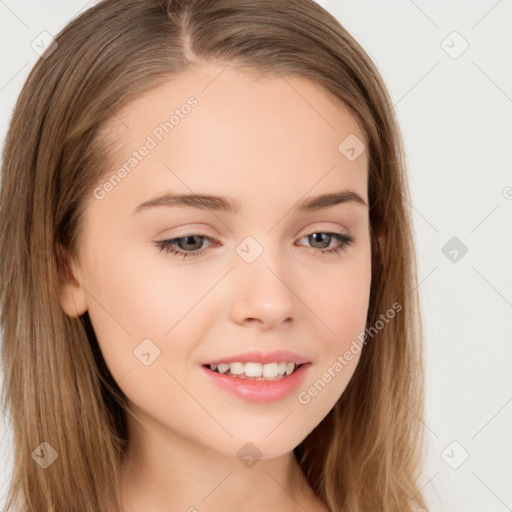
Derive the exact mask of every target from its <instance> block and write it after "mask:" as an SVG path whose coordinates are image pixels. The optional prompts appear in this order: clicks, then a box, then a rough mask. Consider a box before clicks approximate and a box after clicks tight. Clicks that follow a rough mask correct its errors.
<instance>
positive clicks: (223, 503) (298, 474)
mask: <svg viewBox="0 0 512 512" xmlns="http://www.w3.org/2000/svg"><path fill="white" fill-rule="evenodd" d="M225 67H226V66H225V64H214V63H204V64H201V65H197V66H195V67H194V68H192V69H190V70H188V71H187V72H185V73H181V74H180V75H178V76H176V77H173V78H172V80H169V82H168V83H166V84H165V85H163V86H159V87H158V88H155V89H153V90H152V91H151V92H149V93H147V94H146V95H144V96H142V97H140V98H139V99H137V100H136V101H134V102H132V103H130V104H129V105H127V106H126V107H125V108H124V109H123V110H122V111H121V112H118V113H117V116H115V117H114V118H113V119H112V121H111V122H109V123H108V125H107V126H106V127H105V131H104V133H105V136H108V137H110V138H111V140H112V144H113V147H115V149H116V154H117V157H116V160H115V161H114V162H111V164H112V165H111V169H112V171H114V170H116V169H118V168H119V167H120V166H121V165H122V164H123V163H124V162H125V161H126V160H127V159H128V158H129V157H130V155H131V154H132V152H133V151H135V150H137V149H138V148H140V146H141V145H143V144H144V141H145V140H146V137H147V136H148V135H149V134H151V133H152V130H154V128H155V127H156V126H158V125H159V123H161V122H162V121H164V120H166V119H168V118H169V116H170V113H172V111H173V110H174V109H175V108H179V107H180V105H182V104H184V103H185V102H186V100H187V98H189V97H190V96H194V97H195V98H196V99H197V100H198V105H197V107H195V108H194V109H192V111H191V112H190V113H189V114H188V115H187V116H186V117H185V118H184V119H181V120H180V123H179V125H177V126H175V128H174V129H173V131H172V132H170V133H169V134H167V135H165V137H164V138H163V140H162V141H161V142H159V144H158V146H157V147H156V148H154V149H152V150H151V151H150V153H149V155H147V156H146V157H145V158H144V159H143V160H142V161H141V162H140V163H139V164H138V165H137V166H136V167H135V168H134V169H133V170H132V171H131V173H130V174H128V175H127V176H126V177H125V178H124V180H123V181H122V182H121V183H120V184H118V185H117V186H115V187H114V189H113V190H111V191H110V192H108V194H106V196H105V197H104V198H103V199H101V200H99V199H96V198H95V197H93V195H92V194H91V198H90V200H89V202H88V203H87V208H86V211H85V229H84V231H83V233H82V237H81V239H80V250H79V254H78V256H77V258H74V259H73V258H69V261H68V264H69V269H70V272H72V275H73V277H74V279H70V280H69V282H67V283H66V284H65V285H64V286H63V288H62V295H61V304H62V307H63V309H64V311H65V312H66V314H68V315H69V316H77V315H80V314H82V313H84V312H85V311H86V310H88V312H89V315H90V318H91V322H92V324H93V327H94V331H95V333H96V336H97V339H98V342H99V345H100V348H101V350H102V353H103V356H104V358H105V361H106V363H107V365H108V367H109V369H110V371H111V373H112V375H113V376H114V378H115V379H116V381H117V382H118V384H119V386H120V388H121V389H122V390H123V392H124V393H125V394H126V396H127V397H128V399H129V400H130V406H131V411H132V413H133V415H134V417H132V416H131V415H128V426H129V433H130V434H129V435H130V451H129V457H128V459H127V462H126V464H125V466H124V467H123V472H122V475H123V489H122V495H123V498H124V499H125V500H126V507H125V509H124V512H139V511H146V512H156V511H166V510H183V511H190V512H192V511H193V510H196V509H197V510H200V511H208V512H217V511H225V510H234V509H235V507H238V506H240V504H243V507H244V510H245V511H246V512H252V511H261V510H282V511H292V510H298V509H300V507H304V509H306V510H308V511H325V510H327V509H326V508H325V507H324V506H323V505H322V504H321V502H320V500H319V499H318V498H317V497H315V496H314V493H313V491H312V489H311V488H310V487H309V486H308V485H307V482H306V480H305V478H304V476H303V474H302V471H301V469H300V467H299V465H298V463H297V461H296V459H295V457H294V455H293V449H294V448H295V447H296V446H297V445H298V444H299V443H300V442H301V441H302V440H303V439H304V438H305V437H306V436H307V435H308V434H309V433H310V432H311V431H312V430H313V429H314V428H315V427H316V426H317V425H318V424H319V423H320V421H321V420H322V419H323V418H324V417H325V416H326V415H327V414H328V412H329V411H330V409H331V408H332V407H333V406H334V404H335V403H336V401H337V400H338V398H339V397H340V396H341V394H342V393H343V391H344V389H345V388H346V386H347V384H348V382H349V380H350V378H351V376H352V374H353V372H354V370H355V368H356V365H357V363H358V360H359V355H357V354H356V355H354V357H353V359H352V360H351V361H348V362H347V364H346V366H345V367H344V368H343V370H342V371H341V372H339V373H337V374H336V377H335V378H332V379H331V381H330V382H329V383H328V384H327V385H326V386H325V387H324V389H323V390H322V391H321V392H319V393H318V395H317V396H315V397H314V398H312V399H311V401H310V402H309V403H308V404H302V403H300V402H299V400H298V398H297V393H293V394H292V395H290V396H289V397H287V398H285V399H283V400H281V401H279V402H276V403H271V404H256V403H252V402H248V401H245V400H244V399H242V398H238V397H236V396H233V395H231V394H229V393H227V392H226V391H224V390H221V389H219V388H217V387H216V386H214V385H212V384H210V383H209V380H207V379H206V378H205V377H204V376H203V375H202V374H201V371H200V366H201V364H202V363H204V362H206V361H207V360H212V359H215V358H220V357H225V356H229V355H232V354H237V353H240V352H245V351H248V350H253V349H256V350H261V351H263V352H266V351H270V350H276V349H285V350H291V351H293V352H296V353H299V354H302V355H304V356H306V357H308V358H309V360H310V361H311V362H312V366H311V367H310V368H309V370H308V373H307V375H306V379H305V382H304V384H303V385H302V386H301V387H300V390H299V391H301V390H302V391H304V390H307V389H308V388H309V387H310V386H312V385H313V383H314V382H315V381H317V380H318V379H320V378H321V377H322V374H324V372H326V371H327V369H328V368H329V367H332V366H333V363H334V362H335V361H336V360H337V357H338V356H339V355H343V354H344V353H345V352H346V351H347V350H348V349H349V347H350V345H351V343H352V342H353V340H355V339H356V338H357V336H358V334H359V333H361V332H362V331H363V330H364V328H365V320H366V314H367V310H368V304H369V292H370V282H371V246H370V232H369V218H368V208H367V206H366V205H362V204H358V203H355V202H347V203H343V204H339V205H336V206H333V207H330V208H326V209H323V210H321V211H316V212H306V213H295V212H293V211H292V208H293V207H294V206H295V205H296V203H297V202H298V201H299V200H302V199H304V198H305V197H310V196H313V195H317V194H324V193H332V192H334V191H341V190H344V189H348V190H351V191H354V192H356V193H357V194H359V195H360V196H361V197H362V198H363V199H364V200H365V201H366V203H367V202H368V197H367V180H368V174H367V172H368V171H367V165H368V161H367V155H366V152H363V153H362V154H361V155H360V156H359V157H358V158H357V159H356V160H354V161H349V160H348V159H347V158H346V157H345V156H344V155H343V154H342V153H341V152H340V151H339V150H338V145H339V144H340V143H341V142H342V141H343V140H344V139H345V137H347V136H348V135H349V134H355V135H357V137H358V138H359V139H361V140H364V138H363V135H362V133H361V131H360V129H359V126H358V124H357V122H356V120H355V118H354V117H353V116H352V115H351V114H350V113H349V111H348V109H346V108H345V107H344V106H342V105H340V104H339V103H335V102H334V101H333V100H332V98H331V97H330V96H328V94H327V93H326V92H325V91H324V90H323V89H322V88H320V87H319V86H317V85H315V84H313V83H312V82H309V81H307V80H305V79H302V78H297V77H291V76H286V80H285V79H284V78H280V77H268V76H267V77H262V76H260V75H257V74H255V73H254V72H248V71H243V70H240V69H237V68H236V66H234V65H231V66H230V67H228V68H227V69H225ZM219 73H220V74H219ZM206 86H208V87H207V88H206V89H205V87H206ZM292 86H293V87H292ZM121 121H122V122H121ZM164 164H165V165H164ZM164 191H174V192H177V193H178V192H179V193H191V192H194V193H199V192H201V193H207V194H215V195H223V196H229V197H230V198H233V199H236V200H238V201H240V202H241V204H242V209H241V210H240V211H239V212H238V213H237V214H236V215H233V214H231V213H228V212H222V211H212V210H200V209H196V208H189V207H173V208H170V207H165V206H163V207H157V208H154V209H150V210H147V211H146V212H144V213H143V214H140V215H132V211H133V209H134V208H135V207H136V206H137V205H139V204H141V203H142V202H144V201H146V200H148V199H150V198H153V197H155V196H156V195H158V194H160V193H162V192H164ZM330 232H341V233H345V234H346V233H348V234H350V235H352V236H353V237H354V238H355V242H353V243H352V244H351V245H350V246H348V247H347V248H346V249H345V250H344V251H341V252H340V253H339V254H324V255H322V254H321V251H322V250H324V251H325V249H323V248H324V247H325V246H326V245H327V244H329V247H328V248H332V247H336V246H338V245H339V243H338V241H337V240H336V239H335V238H331V239H329V238H328V237H327V239H326V240H327V241H326V243H325V244H324V245H322V242H321V240H322V239H317V240H316V242H315V239H314V238H312V237H310V236H308V235H311V234H313V233H330ZM197 234H199V235H203V236H206V237H212V238H213V239H214V240H217V241H218V242H219V243H218V244H215V243H214V242H212V241H211V240H209V239H207V238H206V239H199V240H198V241H197V242H196V243H195V245H188V246H187V244H186V240H185V242H182V244H181V246H179V248H181V249H182V250H185V251H186V250H188V251H189V252H193V251H196V252H197V250H198V249H202V250H204V253H203V255H201V256H199V257H198V258H189V259H186V260H184V259H183V258H182V257H179V256H175V255H173V254H166V253H165V252H164V251H160V249H159V248H158V247H156V246H155V241H159V240H164V239H170V238H177V237H186V236H191V235H197ZM247 236H252V237H253V238H254V239H256V240H257V242H258V243H259V244H260V245H261V247H262V248H263V253H262V254H261V255H260V256H259V257H258V258H257V259H256V260H255V261H254V262H252V263H250V264H249V263H247V262H246V261H245V260H244V259H242V258H241V257H240V256H239V254H238V253H237V252H236V248H237V246H238V245H239V244H240V243H241V242H242V241H243V240H244V239H245V237H247ZM329 240H330V241H329ZM190 243H192V244H194V242H193V241H192V242H190ZM228 271H229V273H228ZM146 338H149V339H151V340H152V342H153V343H154V344H155V345H156V346H158V348H159V350H160V356H159V357H158V358H157V359H156V360H154V362H153V363H152V364H151V365H149V366H145V365H144V364H142V363H141V362H140V361H139V359H137V358H136V357H135V356H134V353H133V352H134V350H135V349H136V347H137V346H138V345H139V344H140V343H141V342H142V340H144V339H146ZM249 441H250V442H252V443H253V444H254V445H256V446H257V448H258V449H259V451H260V452H261V454H262V455H261V459H260V460H258V461H257V462H256V464H254V465H253V466H252V467H247V466H245V465H244V464H243V463H242V462H241V461H240V460H239V458H238V457H237V452H238V451H239V450H240V449H241V448H242V447H243V446H244V445H245V444H246V443H247V442H249ZM193 507H194V508H193Z"/></svg>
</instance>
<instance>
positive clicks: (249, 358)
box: [202, 350, 310, 366]
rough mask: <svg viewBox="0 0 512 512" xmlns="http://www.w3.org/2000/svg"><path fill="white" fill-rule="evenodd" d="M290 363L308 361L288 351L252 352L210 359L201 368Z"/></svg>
mask: <svg viewBox="0 0 512 512" xmlns="http://www.w3.org/2000/svg"><path fill="white" fill-rule="evenodd" d="M282 361H284V362H290V363H295V365H296V366H299V365H301V364H305V363H309V362H310V360H309V359H308V358H307V357H305V356H302V355H300V354H296V353H295V352H290V351H288V350H273V351H271V352H261V351H257V350H252V351H249V352H244V353H243V354H234V355H232V356H228V357H223V358H220V359H211V360H208V361H205V362H204V363H202V366H209V365H212V364H216V365H219V364H223V363H224V364H229V363H237V362H239V363H261V364H267V363H279V362H282Z"/></svg>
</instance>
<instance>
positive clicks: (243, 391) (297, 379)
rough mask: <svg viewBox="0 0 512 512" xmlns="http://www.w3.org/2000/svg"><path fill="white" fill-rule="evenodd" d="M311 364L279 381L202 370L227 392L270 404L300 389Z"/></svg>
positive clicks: (252, 400) (251, 400) (301, 367)
mask: <svg viewBox="0 0 512 512" xmlns="http://www.w3.org/2000/svg"><path fill="white" fill-rule="evenodd" d="M310 366H311V363H305V364H303V365H302V366H300V367H299V368H298V369H297V370H295V371H294V372H293V373H292V374H290V375H287V376H285V377H283V378H282V379H279V380H249V379H239V378H238V377H230V376H229V375H223V374H222V373H218V372H214V371H213V370H210V369H209V368H206V367H204V366H202V367H201V370H202V371H203V372H204V373H205V374H206V375H207V376H208V378H210V379H211V381H212V382H213V383H214V384H216V385H217V386H219V387H220V388H222V389H225V390H226V391H229V392H230V393H232V394H234V395H236V396H239V397H241V398H243V399H245V400H248V401H249V402H257V403H270V402H277V401H278V400H283V399H284V398H286V397H288V396H289V395H291V394H292V393H293V392H294V391H297V389H298V388H299V387H300V385H301V384H302V382H303V381H304V378H305V376H306V372H307V371H308V368H309V367H310Z"/></svg>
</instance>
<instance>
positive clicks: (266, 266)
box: [230, 250, 300, 330]
mask: <svg viewBox="0 0 512 512" xmlns="http://www.w3.org/2000/svg"><path fill="white" fill-rule="evenodd" d="M283 263H284V262H283V259H282V258H280V257H279V256H278V255H277V253H275V256H273V255H271V254H270V251H269V250H265V251H264V252H263V254H262V255H261V256H260V257H259V258H257V259H256V261H253V262H252V263H247V262H246V261H244V260H243V259H240V260H239V261H237V264H236V266H235V268H234V269H233V272H232V289H231V292H232V293H231V294H230V296H231V297H233V299H232V301H231V304H230V315H231V318H232V320H233V321H234V322H236V323H238V324H247V325H250V324H259V325H260V326H261V328H262V329H264V330H267V329H272V328H276V327H278V326H280V325H281V324H282V325H283V326H284V325H288V324H289V325H291V324H292V323H293V322H294V321H297V315H298V313H299V304H300V300H299V299H298V297H297V295H296V294H297V291H296V290H295V289H294V288H295V286H294V279H293V278H292V275H291V271H290V268H289V267H288V268H286V265H285V264H283ZM295 285H296V282H295Z"/></svg>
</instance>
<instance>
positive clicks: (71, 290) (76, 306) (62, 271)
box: [58, 244, 87, 317]
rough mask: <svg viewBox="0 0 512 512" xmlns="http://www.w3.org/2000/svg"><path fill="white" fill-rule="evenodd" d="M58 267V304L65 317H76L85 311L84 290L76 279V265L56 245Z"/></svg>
mask: <svg viewBox="0 0 512 512" xmlns="http://www.w3.org/2000/svg"><path fill="white" fill-rule="evenodd" d="M58 266H59V286H60V296H59V299H60V304H61V306H62V309H63V310H64V312H65V313H66V315H68V316H70V317H77V316H80V315H83V314H84V313H85V312H86V311H87V301H86V297H85V290H84V289H83V288H82V286H81V284H80V281H79V280H78V279H77V277H79V276H80V273H79V267H78V264H77V263H76V262H75V261H74V260H73V259H72V258H71V257H70V256H69V254H68V252H67V251H66V249H65V248H64V247H62V246H61V245H60V244H59V245H58Z"/></svg>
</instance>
